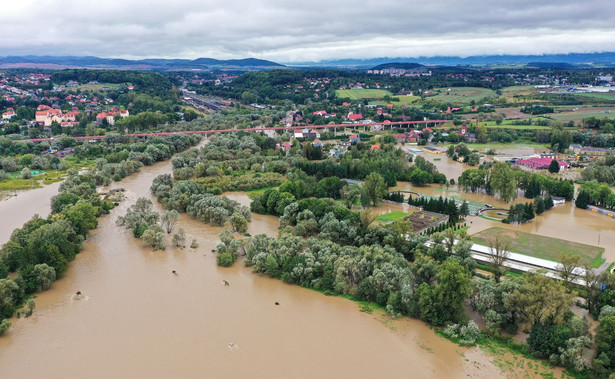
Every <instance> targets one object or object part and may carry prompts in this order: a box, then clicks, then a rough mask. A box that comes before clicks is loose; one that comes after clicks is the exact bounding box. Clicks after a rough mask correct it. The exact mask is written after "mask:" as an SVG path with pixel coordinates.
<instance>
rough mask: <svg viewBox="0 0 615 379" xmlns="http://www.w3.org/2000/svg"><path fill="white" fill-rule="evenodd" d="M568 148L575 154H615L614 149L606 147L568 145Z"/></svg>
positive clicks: (594, 155)
mask: <svg viewBox="0 0 615 379" xmlns="http://www.w3.org/2000/svg"><path fill="white" fill-rule="evenodd" d="M570 150H572V151H573V152H574V153H575V154H577V155H587V156H593V157H601V156H604V155H606V154H615V149H613V148H608V147H591V146H581V145H570Z"/></svg>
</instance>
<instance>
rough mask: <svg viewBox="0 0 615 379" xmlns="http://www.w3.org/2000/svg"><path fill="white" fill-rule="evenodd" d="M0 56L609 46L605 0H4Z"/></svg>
mask: <svg viewBox="0 0 615 379" xmlns="http://www.w3.org/2000/svg"><path fill="white" fill-rule="evenodd" d="M2 3H3V4H2V7H1V8H0V56H5V55H25V54H33V55H80V56H83V55H96V56H99V57H119V58H154V57H159V58H198V57H210V58H218V59H228V58H246V57H256V58H263V59H270V60H274V61H277V62H304V61H318V60H326V59H340V58H376V57H384V56H386V57H418V56H442V55H454V56H470V55H482V54H489V55H494V54H550V53H568V52H602V51H615V6H614V5H615V4H613V1H612V0H431V1H430V0H421V1H417V0H308V1H297V0H243V1H237V0H218V1H211V0H164V1H160V0H104V1H100V0H4V1H3V2H2Z"/></svg>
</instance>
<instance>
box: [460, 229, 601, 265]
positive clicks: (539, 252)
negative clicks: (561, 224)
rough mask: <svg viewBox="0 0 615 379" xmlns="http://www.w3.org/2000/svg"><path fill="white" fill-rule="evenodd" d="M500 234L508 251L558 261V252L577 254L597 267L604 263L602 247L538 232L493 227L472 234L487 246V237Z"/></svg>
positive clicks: (475, 240) (477, 240)
mask: <svg viewBox="0 0 615 379" xmlns="http://www.w3.org/2000/svg"><path fill="white" fill-rule="evenodd" d="M496 234H500V235H503V236H507V237H509V238H510V241H511V248H510V251H512V252H514V253H519V254H524V255H528V256H531V257H536V258H541V259H546V260H549V261H554V262H558V261H559V256H560V254H562V253H563V254H568V255H577V256H579V257H581V260H583V261H585V262H586V263H589V264H590V265H591V267H594V268H597V267H600V265H601V264H603V263H604V261H605V260H604V258H602V253H603V252H604V248H601V247H598V246H591V245H585V244H582V243H577V242H571V241H566V240H562V239H558V238H552V237H544V236H540V235H538V234H531V233H525V232H519V231H515V230H510V229H505V228H499V227H493V228H489V229H485V230H483V231H482V232H478V233H476V234H474V235H472V240H473V241H474V242H475V243H478V244H481V245H484V246H489V238H490V237H493V236H495V235H496Z"/></svg>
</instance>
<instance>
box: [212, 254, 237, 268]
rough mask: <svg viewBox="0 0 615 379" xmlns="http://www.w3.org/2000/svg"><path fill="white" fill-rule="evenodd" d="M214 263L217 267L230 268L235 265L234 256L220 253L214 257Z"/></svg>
mask: <svg viewBox="0 0 615 379" xmlns="http://www.w3.org/2000/svg"><path fill="white" fill-rule="evenodd" d="M216 262H218V266H222V267H230V266H232V265H233V263H235V256H234V255H233V254H231V253H221V254H218V256H217V257H216Z"/></svg>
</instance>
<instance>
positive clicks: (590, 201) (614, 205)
mask: <svg viewBox="0 0 615 379" xmlns="http://www.w3.org/2000/svg"><path fill="white" fill-rule="evenodd" d="M575 205H576V206H577V207H578V208H582V209H586V208H587V206H588V205H596V206H599V207H602V208H607V209H615V193H613V191H612V190H611V187H610V186H608V185H607V184H599V183H596V182H584V183H583V184H581V187H580V188H579V193H578V195H577V198H576V200H575Z"/></svg>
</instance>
